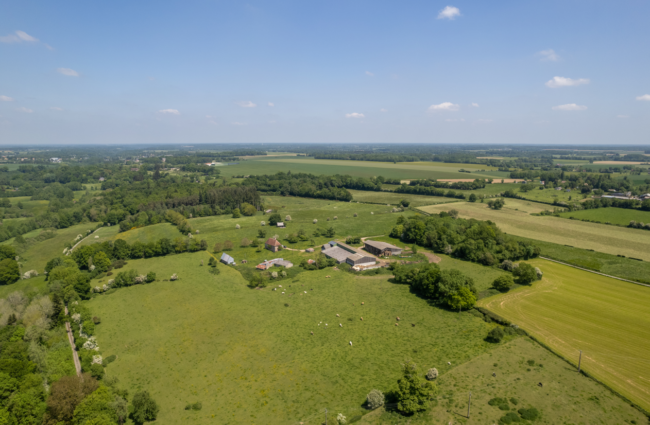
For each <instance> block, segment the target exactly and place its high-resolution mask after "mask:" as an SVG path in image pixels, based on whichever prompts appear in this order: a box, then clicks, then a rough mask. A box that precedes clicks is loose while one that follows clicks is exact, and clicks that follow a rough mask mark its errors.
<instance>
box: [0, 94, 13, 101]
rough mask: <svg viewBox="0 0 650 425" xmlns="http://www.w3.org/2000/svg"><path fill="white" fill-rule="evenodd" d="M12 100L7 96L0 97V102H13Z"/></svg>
mask: <svg viewBox="0 0 650 425" xmlns="http://www.w3.org/2000/svg"><path fill="white" fill-rule="evenodd" d="M13 100H14V98H13V97H9V96H4V95H3V96H0V101H2V102H13Z"/></svg>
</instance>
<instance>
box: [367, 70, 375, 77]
mask: <svg viewBox="0 0 650 425" xmlns="http://www.w3.org/2000/svg"><path fill="white" fill-rule="evenodd" d="M366 75H368V76H369V77H374V76H375V74H373V73H372V72H370V71H366Z"/></svg>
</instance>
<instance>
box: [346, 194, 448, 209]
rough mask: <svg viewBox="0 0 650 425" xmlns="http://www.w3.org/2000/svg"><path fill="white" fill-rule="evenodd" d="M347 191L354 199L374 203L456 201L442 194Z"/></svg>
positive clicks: (416, 205)
mask: <svg viewBox="0 0 650 425" xmlns="http://www.w3.org/2000/svg"><path fill="white" fill-rule="evenodd" d="M348 191H349V192H350V193H351V194H352V196H353V197H354V201H359V202H371V203H374V204H391V205H397V204H399V203H400V202H401V201H402V200H403V199H406V200H407V201H409V202H410V206H412V207H419V206H422V205H431V204H445V203H451V202H458V199H454V198H445V197H442V196H425V195H411V194H408V193H392V192H369V191H366V190H348Z"/></svg>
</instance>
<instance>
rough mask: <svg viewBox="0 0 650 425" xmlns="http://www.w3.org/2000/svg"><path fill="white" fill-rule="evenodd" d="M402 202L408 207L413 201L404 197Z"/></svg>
mask: <svg viewBox="0 0 650 425" xmlns="http://www.w3.org/2000/svg"><path fill="white" fill-rule="evenodd" d="M400 204H401V205H402V206H403V207H404V208H406V207H408V206H409V205H411V201H409V200H408V199H402V200H401V201H400Z"/></svg>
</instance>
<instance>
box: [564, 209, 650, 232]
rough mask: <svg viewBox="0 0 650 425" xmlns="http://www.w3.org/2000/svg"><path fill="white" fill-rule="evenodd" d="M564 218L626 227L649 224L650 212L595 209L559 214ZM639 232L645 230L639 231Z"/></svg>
mask: <svg viewBox="0 0 650 425" xmlns="http://www.w3.org/2000/svg"><path fill="white" fill-rule="evenodd" d="M560 216H561V217H565V218H571V217H573V218H576V219H578V220H590V221H596V222H599V223H611V224H617V225H619V226H627V225H628V224H630V221H636V222H642V223H650V211H641V210H631V209H626V208H597V209H593V210H582V211H572V212H565V213H561V214H560ZM639 231H641V232H643V231H646V232H647V230H639Z"/></svg>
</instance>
